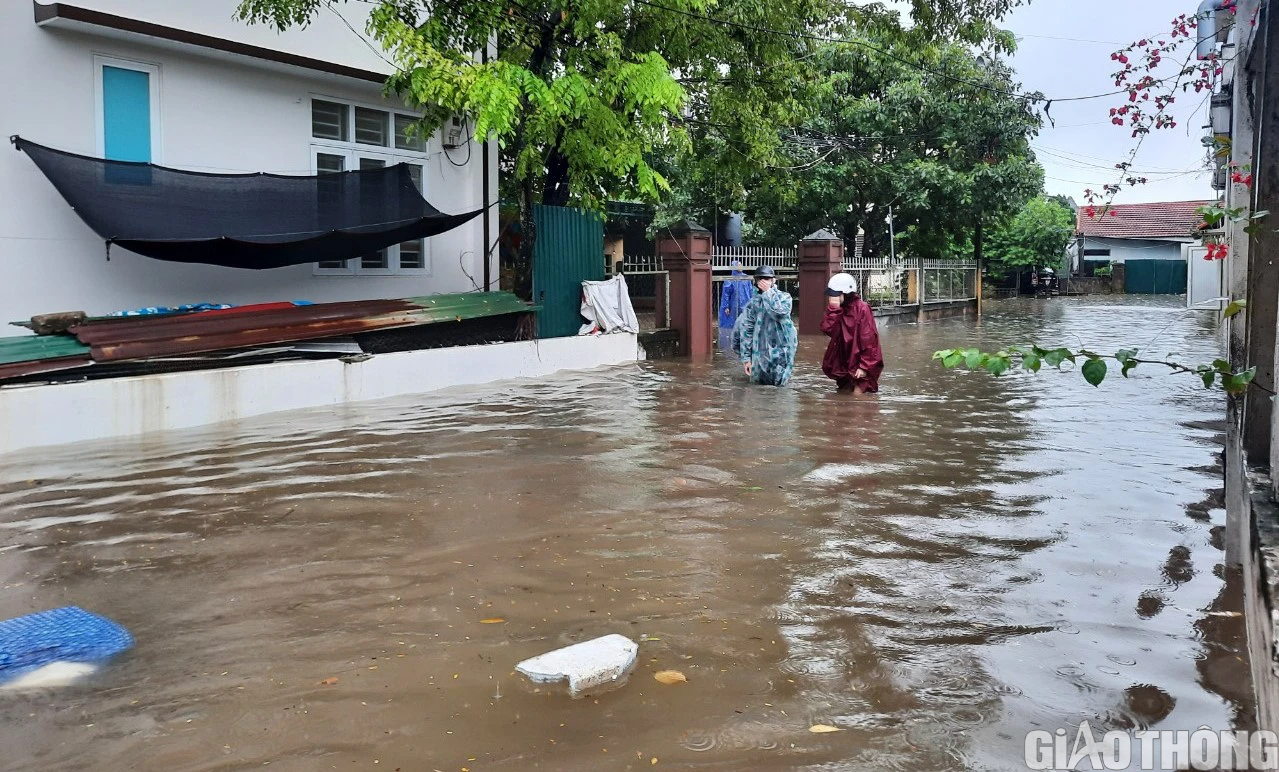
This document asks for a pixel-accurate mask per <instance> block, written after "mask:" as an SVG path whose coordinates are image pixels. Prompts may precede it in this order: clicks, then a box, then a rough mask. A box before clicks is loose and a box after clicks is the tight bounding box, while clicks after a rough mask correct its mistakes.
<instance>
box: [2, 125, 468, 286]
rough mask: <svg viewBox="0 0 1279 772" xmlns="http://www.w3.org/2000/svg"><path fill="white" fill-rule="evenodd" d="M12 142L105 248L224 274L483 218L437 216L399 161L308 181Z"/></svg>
mask: <svg viewBox="0 0 1279 772" xmlns="http://www.w3.org/2000/svg"><path fill="white" fill-rule="evenodd" d="M11 139H12V141H13V143H14V145H15V146H16V147H17V148H18V149H19V150H22V151H24V152H25V153H26V154H27V155H28V156H30V157H31V160H32V161H35V164H36V166H38V167H40V171H42V172H44V175H45V176H46V177H48V178H49V181H50V182H52V183H53V186H54V187H55V188H57V189H58V192H59V193H61V194H62V197H63V198H65V199H66V200H67V203H68V204H70V205H71V208H72V209H74V210H75V211H76V214H78V215H80V218H81V219H83V220H84V221H85V223H86V224H88V226H89V227H90V228H92V229H93V231H94V232H95V233H97V234H98V235H99V236H101V237H102V238H104V239H106V241H107V244H108V245H110V244H116V245H119V246H121V247H123V248H125V249H127V250H129V251H131V252H137V253H138V254H140V255H146V256H147V257H154V258H156V259H157V260H169V261H173V262H179V263H208V264H211V265H222V266H227V267H230V268H279V267H281V266H286V265H297V264H299V263H315V262H322V261H327V260H349V259H351V258H355V257H359V256H361V255H366V254H369V253H372V252H376V251H377V250H379V249H382V248H384V247H389V246H391V245H393V244H398V243H400V242H402V241H411V240H413V239H419V238H426V237H427V236H434V235H435V234H437V233H444V232H445V231H448V230H452V229H453V228H456V227H457V226H459V225H461V224H462V223H464V222H466V221H467V220H470V219H471V218H473V217H475V216H476V215H478V214H479V213H480V212H482V211H483V209H476V210H474V211H470V212H466V213H464V214H444V213H442V212H440V210H438V209H436V208H435V207H433V206H431V205H430V204H429V203H427V201H426V200H425V199H424V198H422V194H421V193H420V192H419V191H418V189H417V186H415V185H414V184H413V179H412V177H411V176H410V175H409V169H408V167H407V166H404V165H403V164H398V165H396V166H391V167H387V168H384V169H368V170H362V171H350V172H341V173H337V174H321V175H316V176H307V177H304V176H291V175H282V174H265V173H258V174H204V173H201V172H190V171H182V170H180V169H169V168H166V167H164V166H156V165H154V164H148V163H134V162H128V161H106V160H103V159H101V158H90V157H88V156H82V155H76V154H74V153H67V152H64V151H61V150H54V149H52V148H47V147H44V146H43V145H38V144H36V143H34V142H29V141H27V140H25V139H22V138H21V137H12V138H11Z"/></svg>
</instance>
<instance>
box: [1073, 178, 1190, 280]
mask: <svg viewBox="0 0 1279 772" xmlns="http://www.w3.org/2000/svg"><path fill="white" fill-rule="evenodd" d="M1210 204H1212V202H1211V201H1161V202H1157V203H1150V204H1112V205H1111V206H1110V207H1109V208H1102V207H1096V208H1093V209H1092V210H1091V215H1092V216H1090V208H1089V207H1083V208H1081V209H1079V210H1078V211H1077V212H1076V214H1075V242H1074V251H1073V253H1072V255H1071V266H1070V267H1071V273H1072V274H1074V275H1076V276H1092V275H1094V274H1095V272H1096V270H1097V269H1098V268H1100V267H1102V266H1106V265H1111V264H1129V263H1135V264H1136V265H1131V266H1128V267H1127V270H1126V273H1127V274H1128V275H1136V276H1137V277H1145V276H1150V277H1152V278H1151V282H1154V283H1157V284H1158V288H1159V290H1160V291H1161V292H1164V293H1167V294H1181V293H1184V292H1185V291H1186V258H1185V257H1184V256H1183V250H1182V245H1184V244H1194V243H1196V242H1197V241H1198V239H1197V238H1196V237H1195V235H1194V232H1195V230H1196V229H1197V227H1198V225H1199V223H1200V222H1202V220H1203V217H1201V216H1200V215H1199V214H1198V213H1197V212H1196V210H1197V209H1199V207H1201V206H1208V205H1210ZM1144 283H1145V282H1144V281H1141V282H1139V283H1138V285H1136V286H1134V287H1133V288H1131V289H1129V290H1128V291H1129V292H1139V293H1140V292H1150V291H1152V290H1151V289H1145V288H1144V286H1142V285H1143V284H1144Z"/></svg>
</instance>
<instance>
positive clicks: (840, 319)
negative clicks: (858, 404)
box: [822, 273, 884, 394]
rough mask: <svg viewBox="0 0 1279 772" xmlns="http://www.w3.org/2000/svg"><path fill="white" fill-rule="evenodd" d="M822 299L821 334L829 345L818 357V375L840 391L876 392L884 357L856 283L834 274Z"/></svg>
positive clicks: (872, 315)
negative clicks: (827, 338)
mask: <svg viewBox="0 0 1279 772" xmlns="http://www.w3.org/2000/svg"><path fill="white" fill-rule="evenodd" d="M826 298H827V305H826V316H824V317H822V332H824V333H826V335H828V336H830V343H829V344H827V346H826V355H825V356H824V357H822V372H823V373H826V377H828V378H831V379H832V380H834V381H835V383H836V384H837V385H838V386H839V390H840V391H852V392H855V393H857V394H873V393H875V392H877V391H879V374H880V373H882V372H883V371H884V354H883V352H882V351H880V349H879V331H878V330H877V329H875V315H874V313H872V312H871V310H870V306H869V305H867V303H866V301H864V300H862V299H861V297H860V296H859V295H858V294H857V279H855V278H853V277H852V276H851V275H850V274H847V273H837V274H835V275H834V276H832V277H831V278H830V282H828V283H827V285H826Z"/></svg>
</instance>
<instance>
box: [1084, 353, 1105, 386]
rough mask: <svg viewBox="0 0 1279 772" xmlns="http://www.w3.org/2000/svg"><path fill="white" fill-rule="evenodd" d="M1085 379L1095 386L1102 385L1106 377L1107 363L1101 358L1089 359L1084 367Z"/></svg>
mask: <svg viewBox="0 0 1279 772" xmlns="http://www.w3.org/2000/svg"><path fill="white" fill-rule="evenodd" d="M1082 371H1083V374H1084V380H1085V381H1088V383H1090V384H1092V385H1093V386H1100V385H1101V382H1102V381H1104V380H1105V379H1106V363H1105V361H1103V360H1101V359H1089V360H1088V361H1087V362H1084V366H1083V368H1082Z"/></svg>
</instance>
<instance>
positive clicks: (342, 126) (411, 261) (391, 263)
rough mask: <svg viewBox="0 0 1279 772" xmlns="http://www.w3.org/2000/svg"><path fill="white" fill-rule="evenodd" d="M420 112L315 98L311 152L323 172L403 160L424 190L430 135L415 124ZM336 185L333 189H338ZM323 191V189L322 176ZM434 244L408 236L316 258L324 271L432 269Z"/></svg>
mask: <svg viewBox="0 0 1279 772" xmlns="http://www.w3.org/2000/svg"><path fill="white" fill-rule="evenodd" d="M416 125H417V118H416V117H415V116H413V115H409V114H407V113H397V112H395V111H393V110H383V109H380V108H375V107H366V106H363V105H354V104H347V103H344V102H336V101H332V100H327V99H312V100H311V157H312V162H313V165H314V168H315V172H316V174H318V175H321V178H322V177H323V175H325V174H340V173H342V172H347V171H356V170H365V169H382V168H385V167H387V166H391V165H394V164H405V165H406V166H407V167H408V170H409V175H410V176H411V177H412V178H413V184H414V185H416V186H417V189H418V190H419V191H420V192H421V193H422V195H426V190H425V188H424V187H423V186H424V181H423V177H424V175H423V171H424V165H425V163H426V138H425V137H423V136H422V135H421V134H420V133H419V132H418V131H417V129H416ZM336 190H337V189H336V187H335V189H334V194H336ZM319 195H320V196H321V197H323V196H324V195H325V188H324V182H323V179H321V181H320V186H319ZM429 247H430V245H429V244H428V243H427V241H426V240H425V239H416V240H413V241H406V242H404V243H402V244H396V245H395V246H392V247H387V248H386V249H381V250H378V251H377V252H372V253H370V254H366V255H360V256H359V257H357V258H353V259H351V260H330V261H325V262H319V263H316V264H315V273H317V274H321V275H353V276H354V275H395V274H426V273H430V269H431V260H430V249H429Z"/></svg>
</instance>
